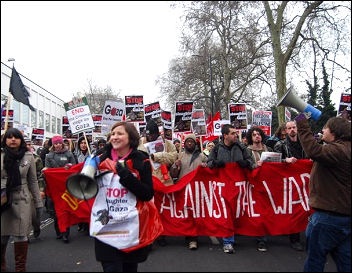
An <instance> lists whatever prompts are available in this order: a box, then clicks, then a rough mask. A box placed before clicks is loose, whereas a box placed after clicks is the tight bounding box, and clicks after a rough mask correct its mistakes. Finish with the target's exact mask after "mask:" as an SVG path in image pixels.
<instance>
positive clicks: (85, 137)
mask: <svg viewBox="0 0 352 273" xmlns="http://www.w3.org/2000/svg"><path fill="white" fill-rule="evenodd" d="M83 135H84V139H85V140H86V143H87V147H88V153H89V155H90V154H91V152H90V148H89V143H88V140H87V136H86V132H85V131H83ZM78 149H79V147H78Z"/></svg>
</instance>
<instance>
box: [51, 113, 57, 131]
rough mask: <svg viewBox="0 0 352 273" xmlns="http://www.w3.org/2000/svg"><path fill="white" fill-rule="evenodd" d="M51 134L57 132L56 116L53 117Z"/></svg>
mask: <svg viewBox="0 0 352 273" xmlns="http://www.w3.org/2000/svg"><path fill="white" fill-rule="evenodd" d="M51 132H52V133H55V132H56V118H55V117H54V116H52V117H51Z"/></svg>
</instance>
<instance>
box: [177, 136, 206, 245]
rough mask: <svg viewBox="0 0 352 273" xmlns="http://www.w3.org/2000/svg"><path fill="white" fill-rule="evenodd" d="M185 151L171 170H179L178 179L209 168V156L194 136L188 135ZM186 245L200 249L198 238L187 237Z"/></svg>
mask: <svg viewBox="0 0 352 273" xmlns="http://www.w3.org/2000/svg"><path fill="white" fill-rule="evenodd" d="M184 146H185V150H184V151H183V152H181V153H180V155H179V159H178V160H176V161H175V163H174V164H173V165H172V167H171V168H173V169H177V172H178V173H179V174H178V179H180V178H181V177H183V176H184V175H186V174H188V173H190V172H192V171H194V170H195V169H197V168H198V166H199V165H201V166H202V167H204V168H205V167H207V163H206V162H207V159H208V158H207V156H206V155H205V154H203V153H202V152H201V151H200V150H199V148H198V146H197V139H196V136H195V135H194V134H188V135H186V137H185V143H184ZM186 243H187V244H188V248H189V249H191V250H196V249H197V248H198V237H197V236H187V237H186Z"/></svg>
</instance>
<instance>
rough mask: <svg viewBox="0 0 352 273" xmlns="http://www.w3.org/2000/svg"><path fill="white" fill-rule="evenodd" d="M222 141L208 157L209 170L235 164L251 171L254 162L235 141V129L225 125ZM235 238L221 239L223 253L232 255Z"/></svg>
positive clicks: (244, 148) (245, 150)
mask: <svg viewBox="0 0 352 273" xmlns="http://www.w3.org/2000/svg"><path fill="white" fill-rule="evenodd" d="M221 134H222V140H221V141H220V143H218V144H217V145H215V147H214V148H213V149H212V150H211V152H210V154H209V157H208V162H207V164H208V167H209V168H211V169H212V168H224V167H225V164H226V163H231V162H236V163H238V165H239V166H240V167H241V168H248V169H253V167H254V160H253V158H252V155H251V153H250V152H249V150H248V149H247V148H246V146H245V145H244V144H243V143H241V142H239V141H238V139H237V134H236V128H235V127H234V126H233V125H230V124H225V125H224V126H223V127H222V128H221ZM234 242H235V237H234V236H230V237H227V238H223V244H224V246H223V250H224V252H225V253H229V254H231V253H233V252H234V249H233V244H234Z"/></svg>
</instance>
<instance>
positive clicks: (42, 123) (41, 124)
mask: <svg viewBox="0 0 352 273" xmlns="http://www.w3.org/2000/svg"><path fill="white" fill-rule="evenodd" d="M39 128H43V129H44V112H43V111H40V110H39Z"/></svg>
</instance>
